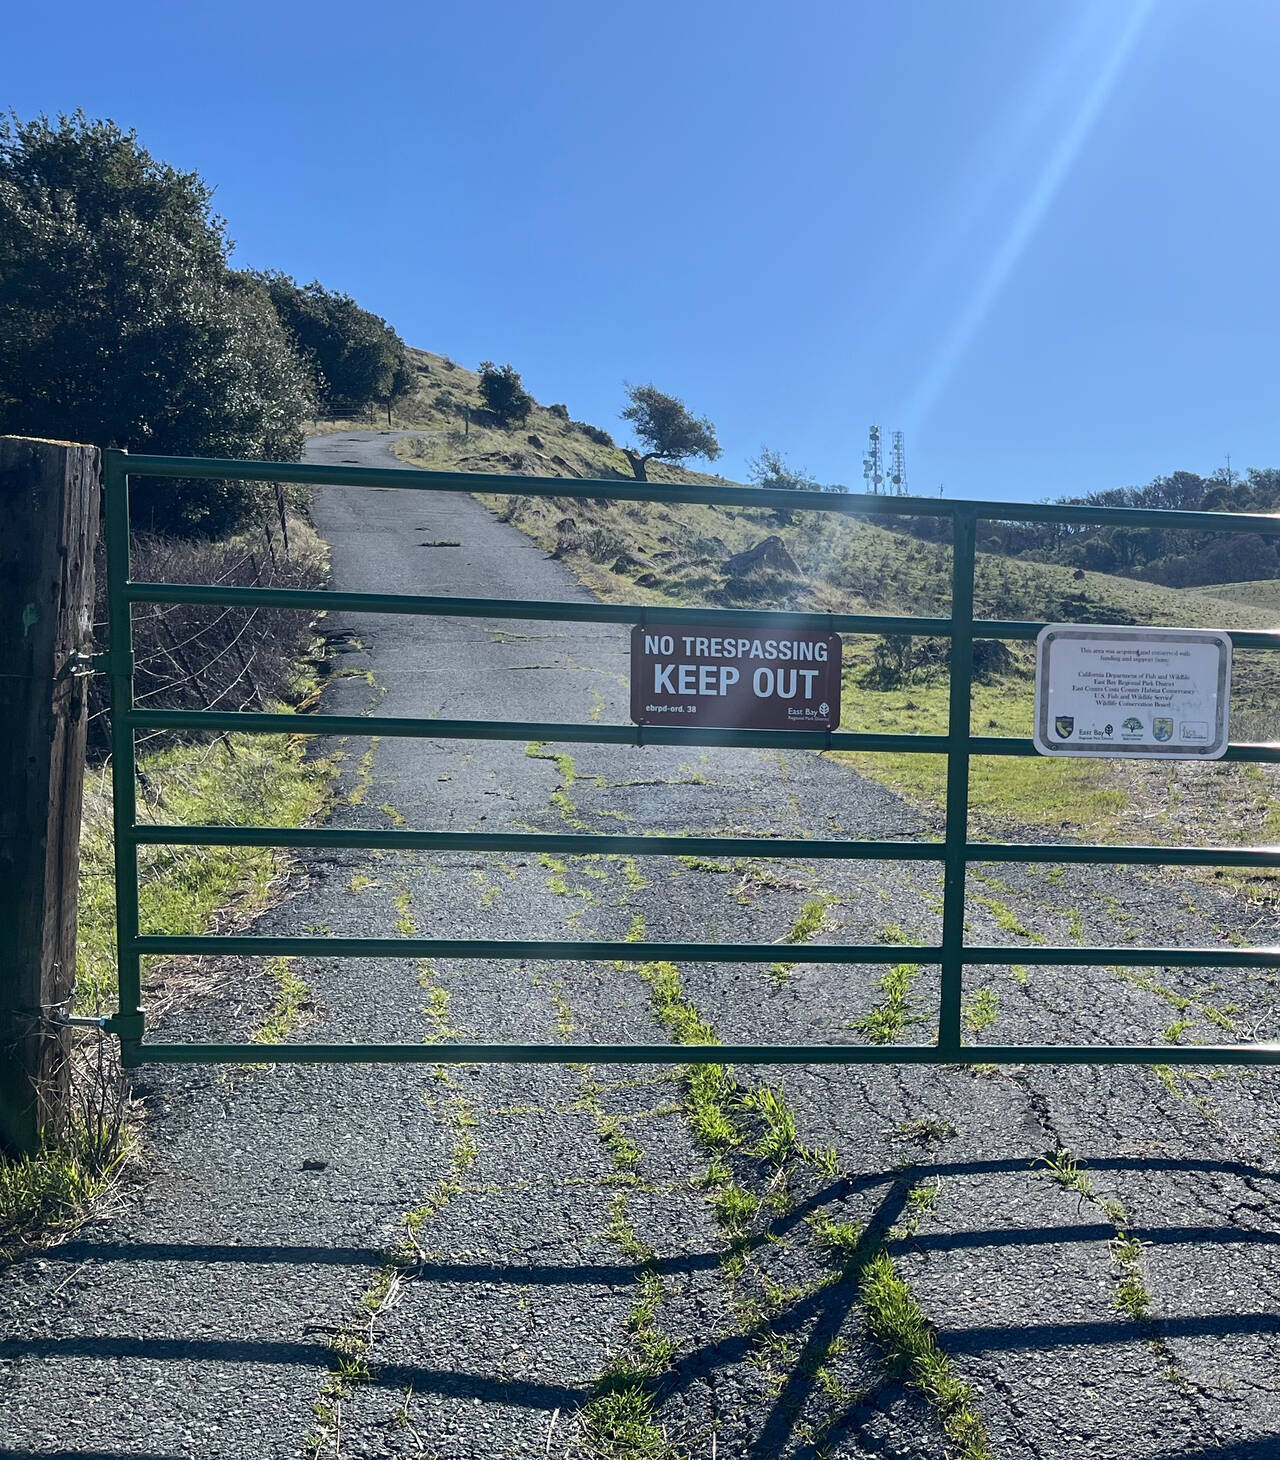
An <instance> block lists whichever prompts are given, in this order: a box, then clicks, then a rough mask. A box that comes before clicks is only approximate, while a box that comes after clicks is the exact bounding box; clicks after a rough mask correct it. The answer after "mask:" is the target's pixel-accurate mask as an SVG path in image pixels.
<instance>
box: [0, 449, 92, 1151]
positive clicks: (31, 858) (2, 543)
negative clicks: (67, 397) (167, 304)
mask: <svg viewBox="0 0 1280 1460" xmlns="http://www.w3.org/2000/svg"><path fill="white" fill-rule="evenodd" d="M99 470H100V461H99V454H98V450H97V448H96V447H93V446H74V445H70V444H68V443H67V442H63V441H36V440H28V439H26V438H23V437H19V436H0V1149H6V1150H8V1151H10V1152H13V1153H16V1154H25V1153H30V1152H32V1151H34V1150H35V1149H36V1147H37V1146H38V1145H39V1143H40V1141H41V1139H42V1137H43V1136H45V1135H46V1134H53V1133H55V1132H56V1131H57V1130H58V1127H59V1125H60V1122H61V1120H62V1117H63V1114H64V1111H65V1105H66V1098H67V1083H68V1074H69V1070H68V1066H67V1054H68V1048H67V1033H66V1030H65V1028H63V1027H60V1026H59V1025H58V1024H57V1023H56V1022H55V1016H56V1015H57V1014H58V1013H59V1012H60V1011H62V1012H66V1013H70V1000H71V996H72V992H73V989H74V987H75V968H76V893H77V888H76V879H77V875H78V871H79V864H80V796H81V789H82V786H83V782H84V751H85V730H86V723H87V718H88V716H87V704H86V702H87V699H88V696H87V693H86V679H85V677H84V671H85V670H86V669H87V668H88V667H89V664H88V661H87V657H86V658H81V657H80V656H87V655H88V653H89V652H90V640H91V635H92V631H93V550H94V545H95V543H96V542H97V537H98V499H99V495H100V493H99Z"/></svg>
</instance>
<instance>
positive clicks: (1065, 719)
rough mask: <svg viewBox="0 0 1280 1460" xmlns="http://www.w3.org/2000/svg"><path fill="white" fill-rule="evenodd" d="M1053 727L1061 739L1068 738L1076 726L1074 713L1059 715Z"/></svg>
mask: <svg viewBox="0 0 1280 1460" xmlns="http://www.w3.org/2000/svg"><path fill="white" fill-rule="evenodd" d="M1053 728H1054V729H1055V730H1056V731H1057V732H1058V734H1059V735H1060V736H1061V738H1062V739H1063V740H1069V739H1070V738H1071V732H1072V731H1073V730H1074V729H1075V728H1076V717H1075V716H1074V715H1059V716H1058V717H1057V719H1056V720H1054V722H1053ZM1169 734H1170V735H1172V734H1173V730H1172V728H1170V730H1169Z"/></svg>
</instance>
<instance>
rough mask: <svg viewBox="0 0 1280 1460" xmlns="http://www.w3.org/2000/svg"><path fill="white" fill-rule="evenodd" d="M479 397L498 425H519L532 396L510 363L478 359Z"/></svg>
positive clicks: (525, 419) (530, 406) (523, 420)
mask: <svg viewBox="0 0 1280 1460" xmlns="http://www.w3.org/2000/svg"><path fill="white" fill-rule="evenodd" d="M480 398H481V399H482V400H483V401H484V403H485V406H486V407H487V408H488V410H489V411H490V413H491V414H492V415H493V417H494V418H495V420H496V421H497V422H498V424H499V425H501V426H519V425H523V423H524V422H525V421H527V420H528V419H529V412H530V411H531V410H532V409H533V397H532V396H531V395H530V394H529V393H528V391H526V390H525V388H524V386H523V385H522V384H521V381H520V372H519V371H518V370H517V369H516V368H515V366H514V365H495V364H494V363H493V361H492V360H482V361H481V362H480Z"/></svg>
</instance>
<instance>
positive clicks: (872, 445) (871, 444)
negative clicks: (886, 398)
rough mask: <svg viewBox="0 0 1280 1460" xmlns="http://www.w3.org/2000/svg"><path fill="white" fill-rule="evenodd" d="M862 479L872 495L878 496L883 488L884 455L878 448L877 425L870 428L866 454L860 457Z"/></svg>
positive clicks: (878, 433) (878, 434)
mask: <svg viewBox="0 0 1280 1460" xmlns="http://www.w3.org/2000/svg"><path fill="white" fill-rule="evenodd" d="M862 480H863V481H864V482H865V483H866V486H867V491H868V492H870V493H871V495H872V496H873V497H878V496H879V495H880V493H881V492H882V491H883V490H884V456H883V454H882V453H881V450H880V427H879V426H872V428H871V435H870V437H869V439H868V442H867V454H866V455H865V456H864V457H863V458H862Z"/></svg>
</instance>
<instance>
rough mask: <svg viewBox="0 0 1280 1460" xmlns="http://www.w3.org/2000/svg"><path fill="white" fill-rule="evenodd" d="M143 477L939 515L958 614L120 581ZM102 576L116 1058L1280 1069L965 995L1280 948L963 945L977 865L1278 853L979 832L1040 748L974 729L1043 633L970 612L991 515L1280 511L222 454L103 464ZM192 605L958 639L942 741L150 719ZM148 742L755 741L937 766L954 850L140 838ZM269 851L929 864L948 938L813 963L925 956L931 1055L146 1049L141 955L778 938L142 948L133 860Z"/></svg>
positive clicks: (454, 835)
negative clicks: (1017, 654) (983, 1033)
mask: <svg viewBox="0 0 1280 1460" xmlns="http://www.w3.org/2000/svg"><path fill="white" fill-rule="evenodd" d="M131 476H148V477H165V478H186V479H193V478H196V479H211V478H212V479H235V480H241V481H261V482H277V483H280V482H291V483H299V484H303V485H311V486H335V487H391V488H396V489H398V490H401V491H405V490H408V491H415V490H416V491H424V492H487V493H496V494H507V495H522V496H542V497H577V498H583V499H588V500H593V501H643V502H670V503H698V504H702V505H709V506H718V507H772V508H779V509H783V510H785V511H789V512H800V511H809V512H839V513H844V514H846V515H849V516H862V517H913V516H916V517H934V518H950V519H951V522H952V532H953V537H952V542H953V553H952V584H951V587H952V599H951V616H950V617H949V618H945V619H944V618H924V617H910V616H899V615H885V614H851V613H804V612H772V611H760V610H749V609H719V610H713V609H703V608H701V607H698V608H694V609H690V608H661V607H644V608H642V607H640V606H638V605H637V606H634V607H633V606H630V605H616V604H604V603H549V602H541V601H524V600H519V599H491V598H462V597H430V596H419V595H400V594H381V593H341V592H326V591H323V590H301V589H278V588H228V587H218V586H210V587H205V586H201V585H195V584H179V583H135V582H133V581H132V580H131V579H130V576H129V479H130V477H131ZM104 483H105V489H106V537H107V579H108V595H109V612H110V649H109V656H108V657H109V665H110V673H111V734H112V761H113V770H114V774H113V787H114V827H115V883H116V918H117V945H118V946H117V952H118V959H119V970H120V997H119V1009H118V1012H117V1013H116V1014H114V1015H113V1016H112V1017H111V1018H110V1019H108V1020H107V1021H106V1027H107V1028H108V1029H109V1030H111V1031H112V1032H114V1033H115V1034H117V1035H118V1036H119V1037H120V1040H121V1046H122V1054H123V1061H124V1063H125V1064H126V1065H130V1066H136V1065H140V1064H143V1063H147V1062H164V1063H171V1064H173V1063H186V1064H204V1063H237V1064H242V1063H243V1064H265V1063H292V1064H303V1063H307V1064H322V1063H337V1062H348V1063H356V1062H362V1063H390V1062H427V1063H431V1064H441V1063H507V1064H563V1063H568V1062H573V1061H584V1062H592V1063H602V1064H604V1063H609V1064H682V1065H683V1064H705V1063H717V1064H719V1063H737V1064H809V1063H814V1064H816V1063H823V1064H892V1063H903V1062H909V1063H914V1064H961V1063H979V1062H981V1063H984V1064H1165V1065H1171V1064H1227V1065H1246V1064H1248V1065H1255V1064H1256V1065H1267V1064H1280V1042H1268V1043H1252V1044H1218V1045H1176V1046H1169V1045H1143V1044H1116V1045H1093V1044H1090V1045H1059V1044H1053V1045H966V1044H965V1043H964V1041H963V1039H962V1032H961V993H962V985H963V975H964V969H965V966H966V965H974V966H980V965H991V964H1013V963H1019V964H1038V965H1047V964H1056V965H1069V964H1080V963H1098V964H1112V965H1117V966H1128V967H1135V966H1145V965H1156V966H1161V965H1162V966H1164V967H1201V966H1203V967H1218V968H1226V967H1233V968H1273V967H1278V966H1280V948H1277V947H1273V948H1236V947H1229V948H1176V947H1175V948H1158V947H1147V948H1135V947H1133V946H1127V947H1121V948H1105V947H1096V946H1094V947H1046V946H1037V947H1032V948H1022V947H1005V946H983V945H975V944H966V942H965V940H964V900H965V874H966V868H967V866H968V864H969V863H970V862H1056V863H1094V864H1098V863H1108V864H1112V865H1120V866H1135V865H1138V866H1141V865H1145V866H1166V867H1252V868H1261V867H1280V847H1261V848H1250V849H1240V848H1231V847H1180V848H1165V847H1156V846H1096V845H1079V844H1071V845H1057V844H1046V843H1039V844H1036V843H1031V844H1025V845H1024V844H1020V843H1019V844H1013V843H1005V842H973V841H970V840H969V828H968V802H969V760H970V757H971V756H973V755H1000V756H1005V755H1034V754H1035V753H1036V752H1035V748H1034V746H1033V745H1032V742H1031V741H1030V740H1029V739H1025V740H1024V739H1019V738H1016V737H1004V736H975V735H973V734H972V731H971V726H970V689H971V683H972V674H973V640H974V638H975V637H979V638H983V639H1006V640H1031V639H1034V638H1035V637H1036V635H1037V634H1038V633H1039V631H1040V629H1041V628H1043V627H1044V626H1043V624H1040V623H1020V622H1013V621H1004V620H987V621H975V620H974V617H973V593H974V558H975V539H976V525H977V523H978V522H979V521H981V520H988V521H1004V522H1061V523H1085V524H1099V523H1112V524H1120V523H1125V524H1130V525H1135V526H1151V527H1174V528H1186V529H1191V530H1195V531H1200V532H1204V531H1217V532H1229V533H1230V532H1256V533H1265V534H1268V535H1274V534H1280V517H1269V516H1257V515H1246V514H1242V513H1241V514H1237V513H1221V512H1183V511H1153V510H1150V509H1140V508H1103V507H1084V506H1074V505H1048V504H1035V505H1030V504H1026V505H1019V504H1009V503H997V502H980V501H951V502H944V501H942V500H938V501H934V500H932V499H925V498H913V497H867V496H852V495H848V496H846V495H841V494H825V493H813V492H804V491H783V490H768V489H762V488H756V487H729V486H725V487H720V486H717V487H707V486H685V485H667V484H659V483H649V482H634V483H632V482H626V481H620V482H615V481H590V480H582V479H576V478H575V479H572V480H561V479H558V478H545V477H524V476H485V475H471V474H468V473H462V472H429V471H408V470H401V469H396V468H388V469H385V470H381V469H374V468H367V467H343V466H312V465H306V464H302V465H293V464H282V463H277V462H253V461H218V460H206V459H196V458H185V457H164V456H130V455H128V454H126V453H125V452H121V451H108V452H106V453H105V454H104ZM135 603H199V604H212V605H220V606H228V605H236V606H241V607H252V606H265V607H271V608H294V609H312V610H315V609H336V610H352V611H360V612H372V613H396V614H416V615H424V616H439V615H448V616H449V617H454V618H458V617H473V618H497V619H522V620H526V621H529V620H552V621H575V622H578V623H611V624H630V625H634V624H645V625H646V626H651V627H657V626H659V625H662V624H673V623H680V622H685V621H687V620H688V618H689V616H690V613H691V612H695V613H696V614H697V617H698V618H699V620H700V621H702V620H705V621H706V622H707V623H708V625H712V624H714V625H716V626H722V627H723V628H725V629H729V628H750V627H752V626H753V625H757V626H765V625H767V626H769V627H772V628H794V629H817V630H822V631H827V632H838V633H858V634H868V633H873V634H927V635H936V636H940V637H948V638H949V639H950V641H951V650H950V687H949V695H950V699H949V709H948V728H947V733H946V734H945V735H877V734H853V733H847V732H832V733H831V734H827V733H826V732H823V731H804V730H797V731H768V730H742V729H736V730H726V729H703V728H698V729H694V728H688V729H686V728H684V727H679V726H665V725H664V726H656V727H653V726H650V727H643V728H642V727H638V726H632V725H597V724H594V723H593V724H582V725H579V724H557V723H547V724H544V723H538V722H513V721H502V720H444V719H430V720H425V719H406V718H386V717H382V718H380V717H377V716H345V715H325V714H317V715H307V716H306V717H304V718H299V717H298V716H296V715H292V714H273V713H266V712H262V713H259V712H252V711H218V710H151V709H139V708H137V707H136V706H135V704H134V701H133V647H132V624H131V614H132V605H133V604H135ZM1231 639H1232V643H1233V645H1234V646H1235V647H1236V648H1241V649H1267V650H1276V649H1280V631H1276V632H1271V631H1239V632H1238V631H1231ZM139 730H179V731H181V730H214V731H219V732H221V733H228V732H232V731H235V732H249V733H258V734H277V733H281V732H287V733H292V734H298V733H303V734H308V735H361V736H410V737H421V738H424V739H432V740H442V739H463V740H516V741H533V740H538V741H555V742H561V743H566V742H579V743H581V742H592V743H596V744H614V745H642V744H643V745H703V746H753V747H772V748H777V749H781V748H787V749H805V748H812V749H838V750H862V751H898V752H909V753H917V754H934V755H936V754H945V755H946V757H947V780H946V824H945V834H944V837H943V840H942V841H941V842H926V841H914V842H896V841H856V840H810V839H807V838H806V839H782V838H772V837H770V838H761V837H705V836H626V835H595V834H588V833H582V834H578V833H567V834H553V833H526V832H443V831H414V830H408V829H404V830H394V831H346V830H337V829H332V828H316V829H309V828H299V829H277V828H268V827H226V826H163V825H155V824H144V825H139V823H138V821H137V816H136V809H137V808H136V793H135V792H136V788H135V765H134V736H135V733H136V732H137V731H139ZM1224 758H1225V759H1227V760H1234V761H1251V762H1276V761H1280V744H1232V745H1231V746H1230V747H1229V748H1228V750H1227V753H1226V756H1225V757H1224ZM143 844H148V845H157V844H158V845H166V846H179V845H181V846H257V847H317V848H318V847H339V848H378V849H386V850H392V851H412V850H428V849H429V850H465V851H474V852H491V851H520V852H528V853H538V852H559V853H570V854H579V855H582V854H591V853H603V854H606V855H624V856H635V855H642V856H749V857H771V858H777V857H793V856H804V857H809V858H833V859H834V858H841V859H848V860H886V861H889V860H892V861H932V862H937V863H940V864H941V866H942V868H943V886H944V896H943V913H942V941H941V943H940V944H938V945H937V946H915V947H912V946H902V945H897V944H895V945H893V946H892V947H886V946H884V945H882V944H812V943H811V944H806V946H805V949H804V959H805V961H806V962H809V963H833V964H834V963H851V964H868V963H897V962H899V961H901V960H902V959H906V958H909V959H913V960H915V961H917V962H920V963H931V964H936V965H939V966H940V968H941V984H940V990H941V997H940V1005H939V1010H938V1025H937V1036H936V1040H935V1042H934V1043H933V1044H929V1045H902V1044H898V1045H894V1044H889V1045H870V1046H859V1045H848V1044H838V1045H833V1044H724V1045H721V1044H717V1045H671V1044H618V1045H581V1044H578V1045H572V1044H554V1045H550V1044H482V1043H451V1044H430V1045H424V1044H420V1043H419V1044H257V1043H254V1044H215V1043H181V1044H177V1043H170V1044H165V1043H156V1042H148V1041H146V1040H145V1039H144V1037H143V1036H144V1033H145V1018H144V1011H143V1008H142V988H141V973H140V969H141V960H142V958H144V957H146V956H149V955H155V954H214V955H216V954H219V953H222V954H240V955H249V956H258V957H271V956H277V955H307V954H312V955H322V956H325V957H348V958H350V957H378V958H523V959H578V960H606V959H609V960H617V959H623V960H625V961H627V962H644V961H648V960H655V959H669V960H671V961H673V962H680V961H702V962H715V963H747V962H751V963H772V962H774V961H775V960H776V959H777V957H778V948H777V945H776V944H773V943H660V942H605V941H602V940H599V939H594V940H588V941H581V940H564V939H555V940H528V941H526V940H520V941H516V940H509V939H477V938H411V937H404V938H341V937H329V936H314V937H266V936H243V937H241V936H216V937H174V936H169V935H166V934H147V935H145V936H144V935H141V934H140V933H139V929H138V847H139V846H140V845H143Z"/></svg>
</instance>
